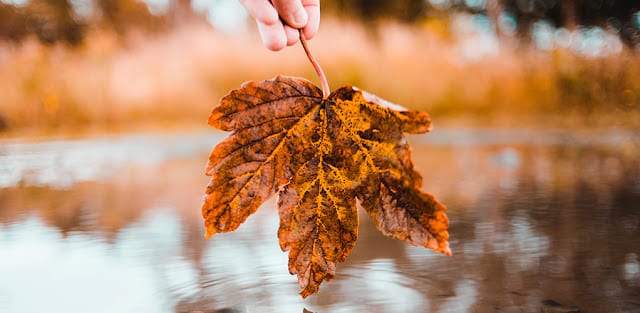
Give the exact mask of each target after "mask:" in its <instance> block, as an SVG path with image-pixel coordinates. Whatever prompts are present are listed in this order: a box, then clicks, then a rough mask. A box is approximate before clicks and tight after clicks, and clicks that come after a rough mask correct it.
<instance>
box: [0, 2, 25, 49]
mask: <svg viewBox="0 0 640 313" xmlns="http://www.w3.org/2000/svg"><path fill="white" fill-rule="evenodd" d="M26 34H27V23H26V15H25V14H24V12H23V10H21V9H19V8H17V7H15V6H14V5H11V4H6V3H4V2H1V1H0V39H4V40H9V41H14V42H17V41H20V40H21V39H22V38H23V37H24V36H26Z"/></svg>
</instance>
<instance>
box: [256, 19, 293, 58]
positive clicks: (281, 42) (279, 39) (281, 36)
mask: <svg viewBox="0 0 640 313" xmlns="http://www.w3.org/2000/svg"><path fill="white" fill-rule="evenodd" d="M258 32H259V33H260V38H261V39H262V43H263V44H264V46H265V47H266V48H267V49H269V50H271V51H280V50H282V49H284V47H286V46H287V41H288V39H287V34H286V33H285V29H284V27H283V25H282V24H273V25H266V24H263V23H260V22H258Z"/></svg>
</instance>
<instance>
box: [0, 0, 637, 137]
mask: <svg viewBox="0 0 640 313" xmlns="http://www.w3.org/2000/svg"><path fill="white" fill-rule="evenodd" d="M256 33H257V31H256V29H255V25H254V22H253V21H252V20H250V19H249V17H248V16H247V14H246V13H245V12H244V10H243V8H242V7H241V6H240V4H239V2H238V1H220V0H145V1H143V0H2V1H0V93H1V94H2V97H1V98H0V101H1V102H0V130H3V131H5V132H6V131H19V132H23V131H26V130H37V131H52V130H55V131H60V130H65V131H76V130H78V129H87V128H93V129H95V128H98V129H111V128H122V127H125V128H129V127H134V126H138V125H147V126H149V125H166V124H167V123H168V124H182V125H185V124H186V125H190V126H195V125H198V126H202V124H203V121H204V120H205V119H206V116H207V115H208V113H209V111H210V109H211V108H212V107H213V106H214V105H215V104H216V103H217V101H218V99H219V98H220V97H221V96H222V95H224V94H226V93H227V92H228V91H229V90H230V89H232V88H235V87H237V86H239V85H240V83H242V82H243V81H245V80H262V79H267V78H271V77H273V76H275V75H277V74H284V75H294V76H302V77H306V78H308V79H311V80H314V81H317V80H316V79H315V74H314V72H313V69H312V68H311V66H310V65H309V64H308V62H307V61H306V60H305V58H304V54H303V53H302V52H301V49H302V48H301V47H300V46H299V45H296V46H294V47H290V48H288V49H286V50H285V51H284V52H281V53H273V52H270V51H267V50H266V49H264V48H263V47H262V46H261V44H260V41H259V39H258V38H257V34H256ZM639 45H640V4H638V3H637V2H635V1H616V0H570V1H555V0H535V1H534V0H509V1H507V0H464V1H462V0H460V1H455V0H426V1H423V0H402V1H362V0H351V1H348V0H341V1H322V26H321V29H320V33H319V34H318V36H317V38H316V39H314V40H313V41H312V42H311V48H312V51H313V52H314V53H315V54H316V56H317V58H318V59H319V61H320V63H321V65H323V66H324V68H325V71H326V72H327V75H328V77H329V81H330V84H331V86H333V88H337V87H338V86H341V85H343V84H346V83H350V84H353V85H357V86H359V87H361V88H364V89H367V90H369V91H371V92H373V93H377V94H379V95H380V96H382V97H384V98H386V99H389V100H391V101H394V102H397V103H400V104H402V105H404V106H406V107H411V108H416V109H422V110H428V111H429V112H430V113H431V114H432V115H433V116H434V117H436V118H437V121H438V123H442V122H451V123H453V122H456V121H457V122H462V123H464V124H465V125H467V124H469V123H472V124H478V125H500V126H509V125H522V124H523V123H526V124H527V125H539V123H543V124H544V126H552V125H558V126H578V125H580V126H583V125H589V126H594V125H595V126H610V125H611V123H614V124H616V125H618V124H622V125H625V126H634V127H636V126H638V125H637V124H638V123H639V121H640V118H638V113H637V112H638V106H639V103H640V92H639V90H640V71H638V70H637V69H638V68H640V64H639V62H640V61H639V59H638V49H640V48H639V47H640V46H639ZM391 77H392V78H393V79H390V78H391Z"/></svg>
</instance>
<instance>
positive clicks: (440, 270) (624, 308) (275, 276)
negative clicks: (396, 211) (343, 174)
mask: <svg viewBox="0 0 640 313" xmlns="http://www.w3.org/2000/svg"><path fill="white" fill-rule="evenodd" d="M223 137H224V134H221V133H217V132H190V133H171V134H126V135H110V136H92V137H83V138H42V139H38V140H34V139H12V140H4V141H2V142H0V312H87V311H90V312H110V313H111V312H197V311H202V312H296V313H299V312H303V310H308V311H311V312H540V310H541V308H542V306H543V304H542V302H543V301H544V300H548V299H553V300H554V301H557V302H559V303H562V304H564V305H567V306H577V307H579V308H580V309H582V311H583V312H640V245H639V244H638V242H640V207H639V203H640V158H639V157H638V156H639V155H640V154H639V151H640V139H639V138H638V135H636V132H633V131H625V130H610V131H598V132H595V131H594V132H588V133H579V132H572V131H565V130H549V131H544V132H541V131H529V130H492V129H437V130H436V131H434V133H433V134H428V135H426V136H416V137H411V138H410V139H411V141H412V143H413V147H414V151H413V156H414V159H415V163H416V167H417V168H418V170H419V171H420V172H421V173H422V174H423V176H424V186H423V188H424V189H425V190H427V191H429V192H431V193H433V194H435V195H436V196H437V197H438V198H439V199H440V200H441V201H442V202H444V203H445V204H446V205H447V206H448V215H449V218H450V233H451V247H452V250H453V253H454V255H453V257H445V256H442V255H439V254H436V253H433V252H431V251H429V250H426V249H424V248H419V247H412V246H409V245H406V244H404V243H402V242H399V241H396V240H392V239H388V238H385V237H384V236H382V235H381V234H379V233H378V231H377V230H376V229H375V227H374V226H373V224H372V223H371V222H370V221H369V218H368V217H367V216H366V215H363V214H361V216H360V220H361V225H360V233H359V238H358V241H357V244H356V247H355V248H354V250H353V252H352V254H351V256H350V257H349V259H348V260H347V261H346V262H344V263H341V264H339V265H338V269H337V276H336V278H335V279H334V280H332V281H330V282H325V283H323V285H322V286H321V290H320V292H319V294H318V295H315V296H311V297H309V298H308V299H306V300H302V299H301V298H300V297H299V296H298V292H299V287H298V284H297V279H296V278H295V277H294V276H290V275H289V274H288V271H287V256H286V254H285V253H283V252H281V251H280V249H279V245H278V241H277V237H276V233H277V228H278V215H277V210H276V209H275V202H274V201H273V200H271V201H269V202H267V203H266V204H265V205H263V207H262V208H261V209H260V210H259V211H258V213H256V214H255V215H253V216H251V217H250V218H249V219H248V220H247V222H246V223H245V224H243V225H242V226H241V227H240V228H239V229H238V230H237V231H236V232H233V233H229V234H220V235H216V236H214V237H213V238H212V239H210V240H205V239H204V238H203V233H204V230H203V226H202V221H201V217H200V203H201V198H202V193H203V191H204V186H205V185H206V183H207V181H208V178H207V177H205V176H204V175H203V168H204V163H205V161H206V158H207V155H208V153H209V151H210V149H211V147H212V146H213V145H214V144H215V143H217V142H218V141H220V140H221V139H222V138H223ZM361 213H362V212H361Z"/></svg>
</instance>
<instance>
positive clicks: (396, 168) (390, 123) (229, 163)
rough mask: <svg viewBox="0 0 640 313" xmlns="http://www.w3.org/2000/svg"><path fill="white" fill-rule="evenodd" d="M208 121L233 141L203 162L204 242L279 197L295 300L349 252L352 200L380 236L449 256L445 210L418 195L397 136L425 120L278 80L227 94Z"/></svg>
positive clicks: (358, 97) (345, 91) (354, 227)
mask: <svg viewBox="0 0 640 313" xmlns="http://www.w3.org/2000/svg"><path fill="white" fill-rule="evenodd" d="M209 124H210V125H212V126H214V127H216V128H218V129H221V130H225V131H232V134H231V135H230V136H229V137H228V138H227V139H226V140H224V141H223V142H221V143H220V144H218V145H217V146H216V147H215V148H214V149H213V151H212V152H211V155H210V157H209V161H208V164H207V169H206V173H207V175H211V176H212V178H211V181H210V183H209V185H208V186H207V190H206V196H205V200H204V204H203V207H202V214H203V217H204V219H205V226H206V236H207V237H211V236H212V235H214V234H216V233H219V232H228V231H233V230H235V229H236V228H237V227H238V226H239V225H240V224H241V223H242V222H244V221H245V220H246V219H247V217H248V216H249V215H250V214H252V213H254V212H255V211H256V210H257V209H258V207H259V206H260V205H261V204H262V203H263V202H264V201H265V200H267V199H268V198H269V197H271V196H273V195H274V194H276V193H277V194H278V207H279V212H280V229H279V231H278V237H279V240H280V246H281V248H282V250H283V251H289V271H290V273H291V274H297V275H298V280H299V283H300V287H301V288H302V292H301V294H302V296H303V297H307V296H309V295H311V294H313V293H316V292H317V291H318V288H319V286H320V283H321V282H322V281H324V280H329V279H331V278H332V277H333V276H334V275H335V266H336V263H338V262H342V261H344V260H345V259H346V258H347V256H348V255H349V253H350V252H351V249H352V248H353V246H354V245H355V241H356V238H357V236H358V214H357V205H356V201H357V200H358V201H359V202H360V204H361V205H362V207H363V208H364V209H365V210H366V211H367V212H368V213H369V215H370V216H371V217H372V218H373V220H374V221H375V223H376V225H377V227H378V229H379V230H380V231H381V232H382V233H384V234H385V235H387V236H390V237H393V238H398V239H402V240H405V241H407V242H409V243H411V244H414V245H421V246H425V247H427V248H431V249H433V250H435V251H437V252H441V253H444V254H447V255H450V254H451V251H450V249H449V244H448V232H447V227H448V219H447V217H446V215H445V213H444V212H445V207H444V205H442V204H440V203H439V202H438V201H437V200H436V199H435V198H434V197H433V196H432V195H430V194H428V193H424V192H422V191H421V190H420V186H421V185H422V180H421V176H420V174H418V173H417V172H416V171H415V170H414V169H413V163H412V161H411V154H410V148H409V145H408V144H407V143H406V140H405V138H404V135H403V133H405V132H406V133H425V132H427V131H429V128H430V119H429V116H428V114H426V113H424V112H418V111H409V110H406V109H404V108H402V107H400V106H398V105H395V104H392V103H389V102H386V101H384V100H382V99H379V98H377V97H376V96H374V95H371V94H369V93H367V92H364V91H361V90H358V89H356V88H354V87H351V86H346V87H342V88H340V89H338V90H336V91H334V92H333V93H331V95H330V96H329V97H328V98H327V99H323V98H322V92H321V91H320V90H319V89H318V88H317V87H316V86H314V85H313V84H312V83H311V82H309V81H306V80H304V79H300V78H293V77H284V76H278V77H276V78H274V79H272V80H266V81H262V82H259V83H256V82H248V83H245V84H244V85H243V86H242V87H241V88H239V89H236V90H233V91H231V93H230V94H229V95H227V96H225V97H224V98H222V100H221V102H220V105H219V106H218V107H216V108H215V109H214V110H213V112H212V114H211V116H210V117H209Z"/></svg>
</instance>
